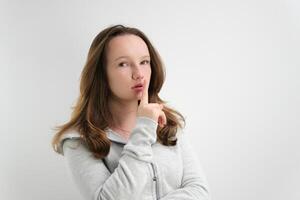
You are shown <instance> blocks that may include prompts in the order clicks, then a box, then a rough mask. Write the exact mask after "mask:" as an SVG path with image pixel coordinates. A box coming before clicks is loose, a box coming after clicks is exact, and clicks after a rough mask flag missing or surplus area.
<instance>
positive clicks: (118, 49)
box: [107, 35, 149, 61]
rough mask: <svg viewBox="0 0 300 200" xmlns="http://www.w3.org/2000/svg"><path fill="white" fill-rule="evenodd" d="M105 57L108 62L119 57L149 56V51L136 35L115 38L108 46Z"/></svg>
mask: <svg viewBox="0 0 300 200" xmlns="http://www.w3.org/2000/svg"><path fill="white" fill-rule="evenodd" d="M107 56H108V58H109V59H110V60H113V61H114V60H116V59H118V58H120V57H132V56H133V57H142V56H149V51H148V47H147V45H146V43H145V42H144V40H143V39H142V38H140V37H138V36H136V35H122V36H116V37H114V38H113V39H111V41H110V42H109V44H108V48H107Z"/></svg>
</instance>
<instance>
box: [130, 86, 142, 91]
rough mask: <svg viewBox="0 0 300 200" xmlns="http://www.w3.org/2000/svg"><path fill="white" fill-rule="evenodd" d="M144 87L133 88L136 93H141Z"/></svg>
mask: <svg viewBox="0 0 300 200" xmlns="http://www.w3.org/2000/svg"><path fill="white" fill-rule="evenodd" d="M143 88H144V87H143V86H139V87H134V88H132V89H133V90H134V91H136V92H140V91H143Z"/></svg>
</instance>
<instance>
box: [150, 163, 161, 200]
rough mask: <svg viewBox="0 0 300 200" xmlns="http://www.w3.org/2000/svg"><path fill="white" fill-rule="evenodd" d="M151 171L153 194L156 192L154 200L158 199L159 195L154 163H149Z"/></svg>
mask: <svg viewBox="0 0 300 200" xmlns="http://www.w3.org/2000/svg"><path fill="white" fill-rule="evenodd" d="M151 166H152V170H153V178H152V180H153V181H155V192H156V199H159V193H158V177H157V170H156V166H155V164H154V163H151Z"/></svg>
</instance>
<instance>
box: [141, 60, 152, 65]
mask: <svg viewBox="0 0 300 200" xmlns="http://www.w3.org/2000/svg"><path fill="white" fill-rule="evenodd" d="M149 63H150V61H149V60H143V61H142V64H149Z"/></svg>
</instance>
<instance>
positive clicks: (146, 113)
mask: <svg viewBox="0 0 300 200" xmlns="http://www.w3.org/2000/svg"><path fill="white" fill-rule="evenodd" d="M144 86H145V87H144V89H143V94H142V97H141V101H140V105H139V106H138V110H137V116H138V117H139V116H143V117H149V118H151V119H153V120H154V121H156V122H157V123H158V124H159V126H160V127H164V126H165V125H166V123H167V118H166V115H165V113H164V111H163V110H162V109H163V104H158V103H149V100H148V87H147V85H146V84H144Z"/></svg>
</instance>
